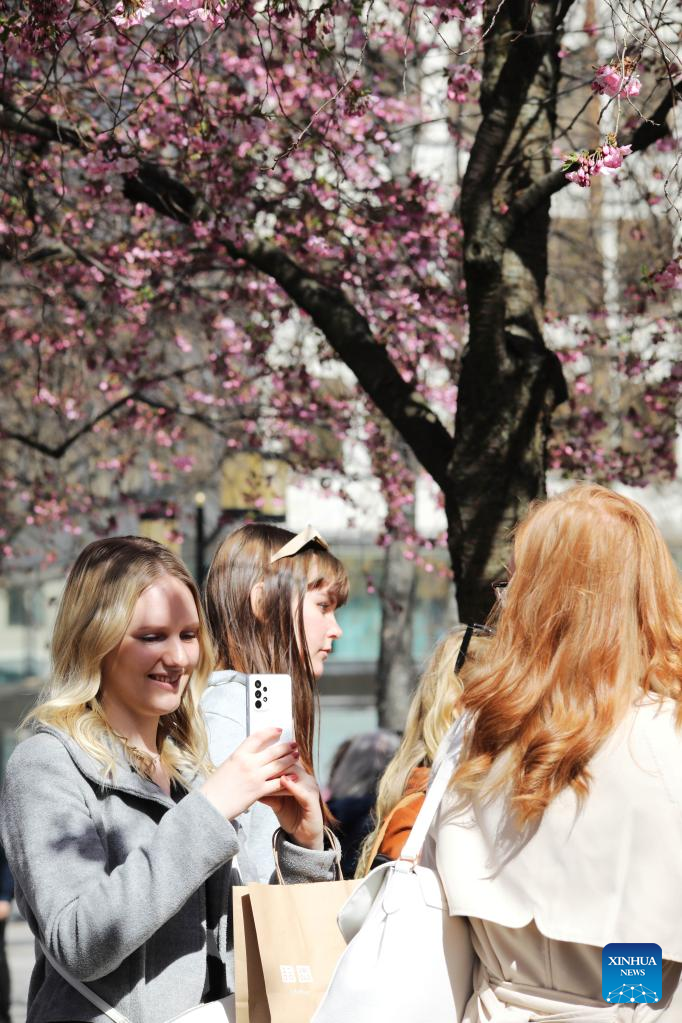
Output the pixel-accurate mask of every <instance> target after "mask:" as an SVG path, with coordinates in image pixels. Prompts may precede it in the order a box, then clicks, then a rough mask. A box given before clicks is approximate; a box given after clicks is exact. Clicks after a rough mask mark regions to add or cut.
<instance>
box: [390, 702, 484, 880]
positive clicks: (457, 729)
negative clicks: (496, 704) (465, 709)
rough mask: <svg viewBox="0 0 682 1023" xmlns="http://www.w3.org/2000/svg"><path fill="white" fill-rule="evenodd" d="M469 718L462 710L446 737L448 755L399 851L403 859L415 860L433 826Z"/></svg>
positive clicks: (455, 763) (457, 758) (434, 777)
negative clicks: (401, 849)
mask: <svg viewBox="0 0 682 1023" xmlns="http://www.w3.org/2000/svg"><path fill="white" fill-rule="evenodd" d="M469 718H470V715H469V714H462V716H461V717H459V718H458V719H457V721H455V723H454V725H453V726H452V728H451V729H450V731H449V732H448V733H447V735H446V736H445V738H444V740H443V744H442V745H443V746H444V747H445V750H446V753H445V756H444V757H443V760H442V761H441V763H440V765H439V767H438V769H437V771H436V773H435V775H434V776H433V778H432V780H431V784H430V785H429V788H428V791H427V793H426V797H425V799H424V802H423V803H422V806H421V809H420V811H419V813H418V814H417V819H416V820H415V822H414V824H413V825H412V830H411V831H410V834H409V836H408V839H407V841H406V842H405V845H404V846H403V851H402V852H401V854H400V860H407V861H411V862H413V863H414V862H415V861H416V860H417V858H418V857H419V854H420V853H421V851H422V846H423V845H424V842H425V841H426V836H427V835H428V833H429V828H430V827H431V823H432V821H433V818H434V817H435V816H436V811H437V810H438V807H439V806H440V804H441V800H442V799H443V796H444V795H445V791H446V789H447V787H448V782H449V781H450V778H451V777H452V773H453V771H454V769H455V767H456V765H457V761H458V760H459V754H460V752H461V749H462V743H463V742H464V736H465V734H466V730H467V725H468V723H469ZM398 862H400V861H398Z"/></svg>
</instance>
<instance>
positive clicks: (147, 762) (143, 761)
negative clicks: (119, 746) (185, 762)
mask: <svg viewBox="0 0 682 1023" xmlns="http://www.w3.org/2000/svg"><path fill="white" fill-rule="evenodd" d="M114 735H115V736H116V738H117V739H120V741H121V742H122V743H123V748H124V750H125V751H126V755H127V757H128V760H130V762H131V764H132V765H133V767H134V768H135V770H136V771H138V772H139V773H140V774H144V775H146V777H147V778H151V776H152V774H153V773H154V771H156V770H157V769H158V768H159V767H160V765H161V754H160V753H156V754H153V753H148V752H147V750H144V749H140V747H139V746H133V744H132V742H128V740H127V739H126V737H125V735H119V734H118V732H114Z"/></svg>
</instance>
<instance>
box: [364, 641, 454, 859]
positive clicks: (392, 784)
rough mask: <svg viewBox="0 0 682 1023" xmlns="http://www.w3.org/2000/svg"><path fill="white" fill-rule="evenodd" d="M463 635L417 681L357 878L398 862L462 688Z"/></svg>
mask: <svg viewBox="0 0 682 1023" xmlns="http://www.w3.org/2000/svg"><path fill="white" fill-rule="evenodd" d="M464 635H465V632H464V630H463V629H462V628H457V629H455V630H453V631H452V632H450V633H448V635H447V636H445V637H444V638H443V639H442V640H441V641H440V642H439V643H438V644H437V646H436V648H435V650H434V651H433V653H432V654H431V657H430V658H429V660H428V663H427V665H426V667H425V669H424V671H423V673H422V676H421V678H420V680H419V685H418V686H417V688H416V690H415V693H414V696H413V697H412V702H411V703H410V709H409V711H408V714H407V722H406V724H405V732H404V734H403V738H402V742H401V743H400V747H399V749H398V751H397V753H396V754H395V756H394V757H393V759H392V760H391V762H390V764H389V765H388V767H387V768H386V771H385V772H384V775H383V777H382V779H381V783H380V785H379V791H378V795H377V801H376V807H375V810H374V828H373V830H372V831H371V833H370V834H369V835H368V836H367V837H366V839H365V841H364V842H363V845H362V850H361V853H360V857H359V860H358V865H357V870H356V877H364V876H365V874H367V873H368V872H369V871H370V870H371V869H372V867H373V866H376V865H377V864H379V863H384V862H386V861H387V860H397V859H398V857H399V856H400V853H401V851H402V848H403V846H404V844H405V842H406V841H407V837H408V835H409V833H410V831H411V830H412V825H413V824H414V822H415V819H416V817H417V814H418V813H419V810H420V808H421V805H422V803H423V802H424V794H425V792H426V788H427V785H428V782H429V777H430V774H431V765H432V764H433V761H434V758H435V756H436V751H437V750H438V747H439V746H440V743H441V740H442V739H443V736H444V735H445V733H446V732H447V730H448V728H449V727H450V725H451V724H452V722H453V719H454V714H455V704H456V702H457V699H458V697H459V695H460V693H461V690H462V687H461V684H460V682H459V679H458V677H457V675H456V674H455V664H456V661H457V657H458V654H459V651H460V649H461V647H462V641H463V637H464Z"/></svg>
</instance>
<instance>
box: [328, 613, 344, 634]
mask: <svg viewBox="0 0 682 1023" xmlns="http://www.w3.org/2000/svg"><path fill="white" fill-rule="evenodd" d="M329 635H330V636H331V637H332V639H341V636H343V629H342V628H341V626H340V625H339V623H338V622H337V620H336V615H332V623H331V628H330V630H329Z"/></svg>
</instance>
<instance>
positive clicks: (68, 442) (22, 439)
mask: <svg viewBox="0 0 682 1023" xmlns="http://www.w3.org/2000/svg"><path fill="white" fill-rule="evenodd" d="M203 366H204V364H203V362H202V363H196V364H194V365H192V366H184V367H182V368H181V369H176V370H173V371H172V372H170V373H164V374H162V375H161V376H158V377H153V378H151V379H149V380H140V381H139V382H138V385H137V387H136V388H135V389H134V390H132V391H127V392H126V394H124V395H122V396H121V397H120V398H117V399H116V401H114V402H112V403H111V405H107V406H106V408H104V409H102V411H101V412H98V413H97V415H96V416H93V417H92V419H88V420H87V422H85V423H83V424H82V425H81V426H79V427H78V429H77V430H75V431H74V433H72V434H70V435H69V436H68V437H66V438H65V439H64V440H63V441H62V442H61V443H60V444H53V445H50V444H45V443H44V442H43V441H40V440H38V439H37V438H35V437H29V436H27V435H26V434H24V433H20V432H19V431H17V430H7V429H3V428H0V437H2V438H5V439H7V440H15V441H18V443H19V444H23V445H24V447H27V448H31V449H32V450H33V451H39V452H40V453H41V454H42V455H47V457H48V458H54V459H55V460H59V459H60V458H62V457H63V456H64V455H65V454H66V452H67V451H68V450H69V448H71V447H73V445H74V444H75V443H76V442H77V441H79V440H80V439H81V437H84V436H85V434H86V433H91V432H92V429H93V428H94V427H95V426H97V424H98V423H101V422H102V421H103V420H104V419H108V418H109V416H111V415H113V414H114V412H117V411H118V409H120V408H122V406H123V405H125V404H126V402H128V401H140V402H142V403H144V404H151V403H150V402H149V401H148V400H147V399H146V398H145V396H144V393H143V391H144V388H145V387H154V386H156V385H157V384H162V383H165V382H166V381H167V380H173V379H177V378H179V377H180V378H181V377H184V376H187V375H188V374H189V373H193V372H195V370H198V369H203Z"/></svg>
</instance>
